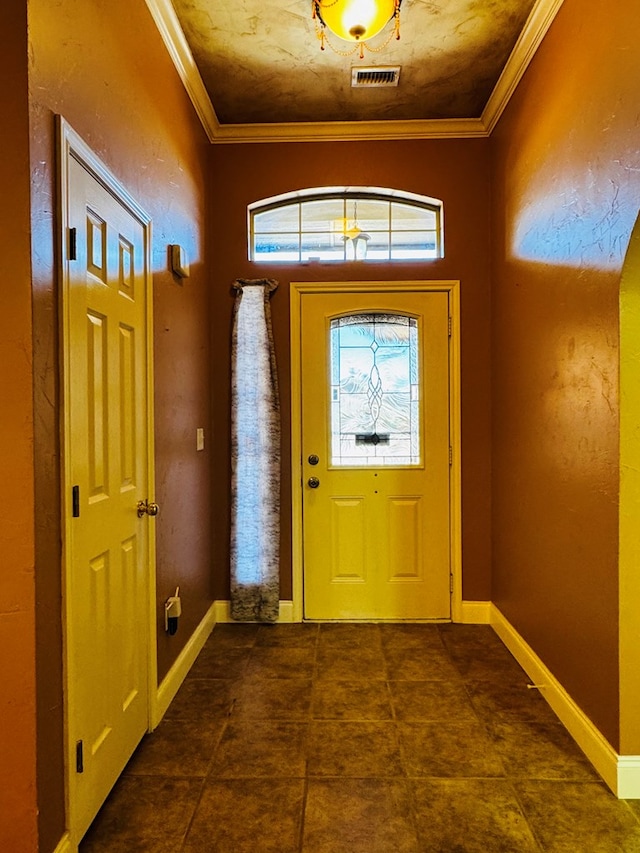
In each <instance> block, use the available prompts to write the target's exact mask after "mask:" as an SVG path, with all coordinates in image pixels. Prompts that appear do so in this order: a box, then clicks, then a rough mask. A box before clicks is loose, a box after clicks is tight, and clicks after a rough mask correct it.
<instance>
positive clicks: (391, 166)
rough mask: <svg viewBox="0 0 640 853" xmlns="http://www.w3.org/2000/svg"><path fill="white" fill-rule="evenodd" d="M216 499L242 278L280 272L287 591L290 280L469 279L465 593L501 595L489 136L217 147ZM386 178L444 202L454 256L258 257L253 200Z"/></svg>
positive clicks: (276, 316)
mask: <svg viewBox="0 0 640 853" xmlns="http://www.w3.org/2000/svg"><path fill="white" fill-rule="evenodd" d="M211 164H212V175H211V178H212V186H213V193H214V195H215V196H216V198H217V199H218V203H217V204H216V208H215V210H214V211H213V251H214V254H215V257H216V264H215V273H214V279H213V282H212V287H213V300H214V310H213V315H212V316H213V327H212V328H213V340H212V347H213V357H214V361H215V364H216V371H217V374H218V376H219V377H220V379H221V383H220V386H219V387H218V389H217V391H216V399H217V404H216V410H217V411H218V416H217V422H216V442H215V444H216V448H215V458H214V470H215V471H216V482H215V489H216V503H217V504H218V505H219V506H220V507H221V508H222V507H223V506H225V507H226V506H227V500H228V494H229V461H228V459H229V417H228V414H227V413H228V404H229V390H228V386H229V338H230V324H231V306H232V296H231V293H230V285H231V283H232V281H233V280H234V279H235V278H262V277H268V278H275V279H277V280H278V281H279V282H280V287H279V289H278V291H277V292H276V293H275V295H274V296H273V297H272V312H273V324H274V337H275V342H276V355H277V359H278V373H279V380H280V388H281V396H282V400H281V403H282V411H283V459H284V460H285V462H284V465H283V471H282V473H283V488H282V508H283V509H282V549H281V551H282V561H281V565H282V576H281V597H282V598H285V599H286V598H290V596H291V495H290V465H289V464H288V459H289V456H290V446H289V430H290V424H289V411H290V378H289V287H288V286H289V282H291V281H314V280H334V281H349V280H364V279H372V280H383V281H384V280H393V279H460V280H461V290H462V299H461V302H462V453H463V475H462V476H463V490H462V500H463V567H464V568H463V574H464V597H465V598H466V599H478V600H481V599H488V598H489V595H490V570H491V568H490V560H491V555H490V536H489V526H490V503H491V501H490V496H489V494H490V451H489V443H490V405H489V395H490V377H489V361H490V359H489V350H490V338H489V333H490V329H489V314H490V295H489V294H490V280H489V161H488V142H487V140H455V141H420V142H366V143H364V142H340V143H333V144H332V143H297V144H296V143H286V144H269V143H266V144H260V145H220V146H215V147H214V148H213V149H212V152H211ZM341 185H344V186H354V185H357V186H378V187H393V188H395V189H402V190H407V191H410V192H416V193H422V194H424V195H428V196H432V197H436V198H440V199H442V200H443V201H444V217H445V218H444V221H445V257H444V258H443V259H441V260H438V261H434V262H431V263H413V264H409V263H406V264H391V265H390V264H374V263H364V264H357V265H354V264H335V263H332V264H314V265H312V266H309V265H306V266H305V265H300V266H299V265H295V264H293V265H286V266H285V265H282V266H275V265H272V264H261V265H259V264H255V263H251V262H250V261H248V260H247V204H249V202H252V201H256V200H257V199H261V198H266V197H269V196H273V195H277V194H279V193H284V192H289V191H293V190H298V189H301V188H304V187H320V186H341ZM215 524H216V537H215V539H216V551H215V562H216V565H217V566H220V567H223V568H224V573H217V574H216V588H215V597H216V598H227V597H228V562H229V551H228V525H229V518H228V511H225V512H222V511H221V512H220V513H219V514H217V515H216V520H215Z"/></svg>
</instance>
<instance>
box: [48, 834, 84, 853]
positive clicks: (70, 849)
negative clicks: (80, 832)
mask: <svg viewBox="0 0 640 853" xmlns="http://www.w3.org/2000/svg"><path fill="white" fill-rule="evenodd" d="M53 853H78V847H77V845H74V844H72V843H71V837H70V835H69V833H68V832H65V834H64V835H63V836H62V838H61V839H60V841H59V842H58V844H57V846H56V849H55V850H54V851H53Z"/></svg>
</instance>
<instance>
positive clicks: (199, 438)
mask: <svg viewBox="0 0 640 853" xmlns="http://www.w3.org/2000/svg"><path fill="white" fill-rule="evenodd" d="M196 450H204V429H203V428H202V427H198V429H197V430H196Z"/></svg>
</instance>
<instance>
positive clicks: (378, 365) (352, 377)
mask: <svg viewBox="0 0 640 853" xmlns="http://www.w3.org/2000/svg"><path fill="white" fill-rule="evenodd" d="M329 336H330V340H329V344H330V346H329V353H330V355H329V362H330V365H329V374H330V394H331V401H330V412H331V464H332V465H333V466H337V467H343V466H347V467H349V466H354V465H355V466H362V465H378V466H379V465H419V464H420V410H419V407H420V376H419V372H418V364H419V361H420V359H419V353H418V322H417V320H416V319H415V317H410V316H406V315H403V314H386V313H382V312H380V313H370V314H349V315H348V316H343V317H338V318H336V319H334V320H331V323H330V326H329Z"/></svg>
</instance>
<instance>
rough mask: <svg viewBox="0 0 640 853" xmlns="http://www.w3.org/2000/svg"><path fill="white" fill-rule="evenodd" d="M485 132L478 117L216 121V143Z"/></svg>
mask: <svg viewBox="0 0 640 853" xmlns="http://www.w3.org/2000/svg"><path fill="white" fill-rule="evenodd" d="M478 136H487V132H486V130H485V127H484V125H483V123H482V120H481V119H479V118H463V119H417V120H414V121H328V122H316V121H309V122H283V123H280V124H223V125H219V129H218V132H217V134H216V138H215V139H214V140H213V141H214V142H216V143H221V142H222V143H224V142H349V141H354V140H363V139H443V138H452V137H455V138H464V137H478Z"/></svg>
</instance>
